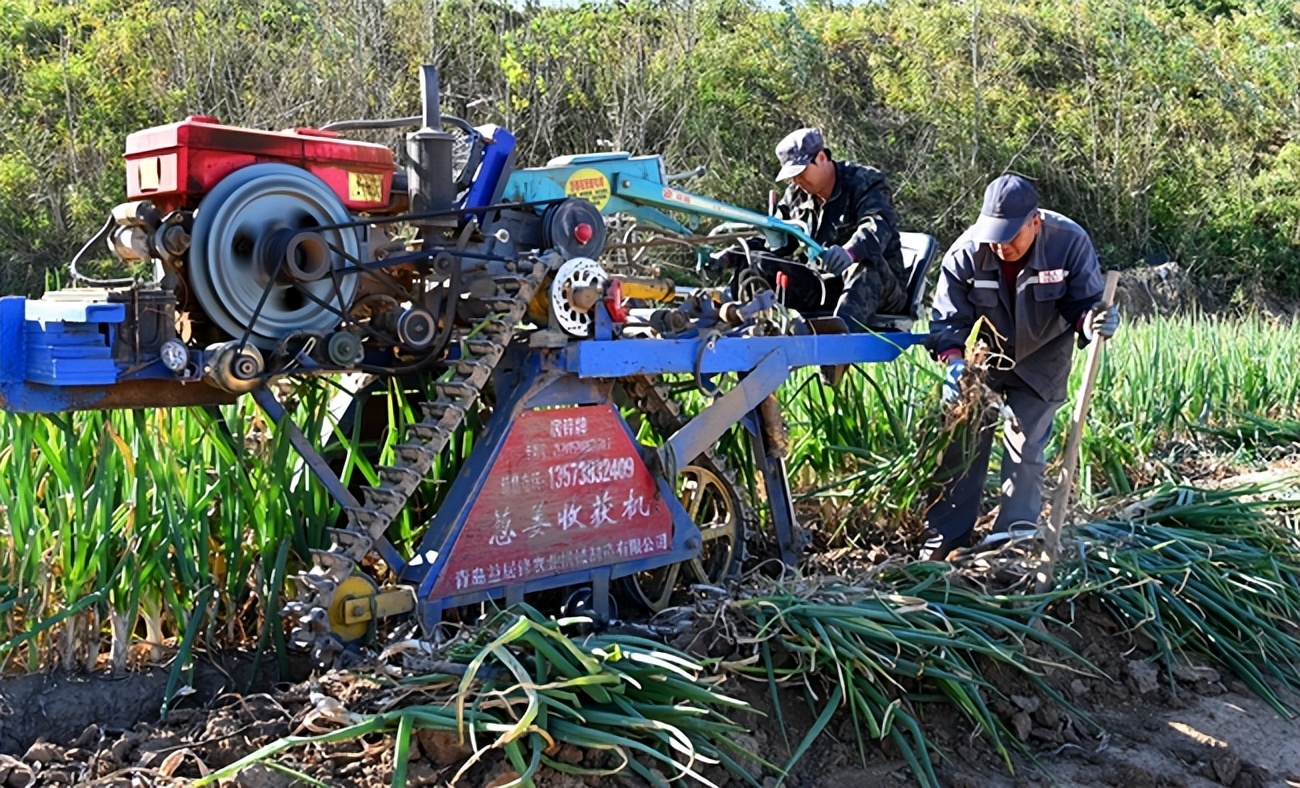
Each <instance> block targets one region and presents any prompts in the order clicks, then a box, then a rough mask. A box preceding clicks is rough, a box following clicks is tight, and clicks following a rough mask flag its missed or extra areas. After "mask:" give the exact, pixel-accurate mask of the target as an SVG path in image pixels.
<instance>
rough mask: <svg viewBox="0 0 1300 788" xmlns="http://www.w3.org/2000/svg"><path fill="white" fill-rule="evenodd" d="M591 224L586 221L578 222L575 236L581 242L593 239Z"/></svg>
mask: <svg viewBox="0 0 1300 788" xmlns="http://www.w3.org/2000/svg"><path fill="white" fill-rule="evenodd" d="M591 234H592V230H591V225H589V224H587V223H586V222H578V226H577V227H574V228H573V237H574V239H576V240H577V242H578V243H580V244H585V243H586V242H588V241H590V240H591Z"/></svg>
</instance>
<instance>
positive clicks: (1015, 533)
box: [979, 520, 1038, 549]
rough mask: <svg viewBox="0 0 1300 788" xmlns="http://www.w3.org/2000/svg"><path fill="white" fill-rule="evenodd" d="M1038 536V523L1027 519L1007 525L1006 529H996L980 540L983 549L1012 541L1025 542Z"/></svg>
mask: <svg viewBox="0 0 1300 788" xmlns="http://www.w3.org/2000/svg"><path fill="white" fill-rule="evenodd" d="M1036 536H1038V524H1037V523H1031V522H1029V521H1027V520H1017V521H1016V522H1014V523H1012V524H1011V525H1009V526H1007V530H1005V531H994V532H993V533H991V534H989V535H988V536H986V537H984V538H983V539H982V540H980V543H979V546H980V548H982V549H995V548H998V547H1001V546H1002V545H1004V544H1009V543H1011V542H1023V541H1025V540H1028V539H1033V538H1034V537H1036Z"/></svg>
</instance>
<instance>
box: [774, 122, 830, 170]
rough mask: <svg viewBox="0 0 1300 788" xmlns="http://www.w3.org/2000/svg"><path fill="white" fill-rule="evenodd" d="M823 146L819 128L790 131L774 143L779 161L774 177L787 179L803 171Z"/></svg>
mask: <svg viewBox="0 0 1300 788" xmlns="http://www.w3.org/2000/svg"><path fill="white" fill-rule="evenodd" d="M825 148H826V143H825V142H824V141H823V140H822V132H821V129H799V130H798V131H792V132H790V133H789V134H787V135H786V136H785V139H783V140H781V141H780V142H779V143H777V145H776V158H777V160H778V161H780V162H781V171H780V172H778V173H777V174H776V179H777V180H778V181H785V180H789V179H790V178H793V177H794V176H796V175H798V174H799V173H801V172H803V171H804V168H805V167H807V166H808V165H809V164H812V162H813V159H815V158H817V154H818V153H821V152H822V150H824V149H825Z"/></svg>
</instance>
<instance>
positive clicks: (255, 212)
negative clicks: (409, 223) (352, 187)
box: [189, 164, 361, 350]
mask: <svg viewBox="0 0 1300 788" xmlns="http://www.w3.org/2000/svg"><path fill="white" fill-rule="evenodd" d="M350 220H351V217H350V216H349V215H348V212H347V208H346V207H345V206H344V205H343V202H342V201H341V200H340V199H339V198H338V196H337V195H335V194H334V192H333V191H332V190H331V189H330V187H329V186H327V185H325V182H324V181H322V180H321V179H320V178H317V177H316V176H315V175H312V174H311V173H310V172H307V171H306V170H303V169H300V168H298V167H292V166H290V165H288V164H252V165H249V166H247V167H244V168H242V169H239V170H236V171H234V172H233V173H231V174H230V175H227V176H226V177H225V178H224V179H223V180H222V181H221V182H220V183H218V184H217V185H216V187H215V188H214V189H213V190H212V191H211V192H209V193H208V194H207V195H206V196H205V197H204V198H203V201H202V202H201V203H199V208H198V210H197V211H196V212H195V214H194V230H193V234H192V242H191V246H190V259H189V269H190V281H191V284H192V285H193V288H194V296H195V298H196V299H197V300H198V302H199V305H200V306H202V307H203V311H204V312H205V313H206V314H207V315H208V317H209V318H210V319H211V320H212V322H213V323H215V324H216V325H217V326H219V327H220V328H221V329H222V330H223V331H225V332H226V333H227V334H229V335H230V336H232V337H240V336H242V335H243V333H244V331H245V330H246V329H248V328H249V327H250V326H251V327H252V330H251V332H250V334H249V341H250V342H252V343H253V344H254V345H257V346H258V347H260V348H262V349H263V350H270V349H274V348H275V347H276V345H277V344H279V342H280V340H281V339H283V338H284V337H286V336H288V335H289V334H291V333H293V332H295V331H318V332H329V331H332V330H333V329H335V328H336V327H337V326H338V325H339V323H340V322H342V320H343V318H342V317H341V316H340V314H339V313H340V312H341V313H343V314H346V313H347V310H348V308H349V307H350V306H351V303H352V297H353V295H354V294H355V293H356V290H357V277H356V276H355V275H342V276H338V275H335V274H334V273H333V272H335V271H337V270H339V269H341V268H343V267H345V266H348V265H351V264H352V261H357V260H360V259H361V242H360V239H359V238H358V235H357V232H356V231H355V230H351V229H338V230H325V231H317V230H316V228H317V227H321V226H325V225H332V224H342V223H345V222H348V221H350ZM280 259H284V260H285V263H284V264H283V265H281V266H280V270H279V275H278V276H275V277H272V273H273V272H274V271H275V269H276V261H277V260H280ZM326 305H327V306H326Z"/></svg>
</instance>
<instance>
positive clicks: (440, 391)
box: [284, 261, 548, 665]
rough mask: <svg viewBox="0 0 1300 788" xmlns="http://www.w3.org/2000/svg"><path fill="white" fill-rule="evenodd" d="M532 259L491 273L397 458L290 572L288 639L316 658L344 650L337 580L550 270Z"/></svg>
mask: <svg viewBox="0 0 1300 788" xmlns="http://www.w3.org/2000/svg"><path fill="white" fill-rule="evenodd" d="M530 265H531V269H530V270H527V271H526V272H522V273H521V272H518V271H516V272H514V273H508V274H505V275H501V276H495V277H493V280H494V282H495V284H496V291H495V293H494V295H493V296H491V297H489V298H487V299H484V300H485V301H486V302H487V303H488V304H489V305H491V307H492V311H491V312H490V313H489V314H488V315H487V316H485V317H484V318H482V319H481V320H479V321H478V322H477V323H476V324H475V325H474V326H473V328H472V329H469V330H463V331H461V332H460V333H459V334H458V335H457V336H456V337H454V338H453V340H452V341H453V342H458V343H459V344H460V346H461V357H460V359H458V360H457V361H455V362H453V363H452V364H451V366H450V369H449V374H448V376H447V379H445V380H440V381H438V382H437V383H435V384H434V385H435V388H436V390H437V397H436V398H435V399H434V400H433V401H431V402H424V403H421V405H420V407H421V412H422V415H423V418H422V419H421V420H420V421H418V422H415V423H412V424H410V425H408V426H407V440H406V442H404V443H401V444H399V445H398V446H397V447H396V455H397V459H396V462H395V464H394V465H392V466H386V467H381V468H379V484H378V485H376V486H367V487H366V488H364V490H363V494H362V496H361V497H360V500H361V504H360V506H358V507H352V508H347V509H345V515H346V522H345V523H344V525H343V527H342V528H332V529H330V530H329V534H330V546H329V547H328V548H327V549H324V550H313V551H312V567H311V569H310V570H308V571H305V572H300V573H299V574H298V575H296V576H295V577H294V582H295V584H296V586H297V595H296V598H295V599H294V601H293V602H290V603H289V604H288V605H286V606H285V609H284V614H285V615H286V616H287V617H289V618H290V619H291V620H292V621H294V622H295V625H294V627H293V630H292V632H291V634H290V644H291V645H292V646H294V647H295V648H299V649H303V650H310V651H311V653H312V657H313V660H314V661H315V662H316V664H318V665H332V664H333V663H334V661H335V659H336V657H338V656H339V654H340V653H341V652H342V651H343V644H342V643H341V641H340V640H339V639H338V638H337V637H336V636H335V635H334V634H333V633H332V632H331V629H330V620H329V607H330V603H331V601H332V599H333V597H334V593H335V590H336V589H337V588H338V585H339V584H340V583H342V582H343V581H344V580H346V579H347V578H349V577H350V576H352V574H353V573H354V572H355V571H357V569H358V567H359V566H360V564H361V562H362V561H363V560H364V559H365V558H366V556H368V555H370V554H371V553H372V552H375V551H374V544H375V542H376V541H378V540H379V539H381V538H383V536H384V533H385V532H386V531H387V530H388V526H389V525H391V524H392V522H393V520H394V519H396V518H397V516H398V515H399V514H400V513H401V511H402V510H403V509H404V508H405V507H406V505H407V503H408V501H409V500H410V498H411V496H412V495H413V494H414V493H415V491H416V489H417V488H418V487H419V485H420V483H421V482H422V481H423V480H424V478H425V477H426V476H427V475H428V473H429V471H430V469H432V467H433V464H434V461H435V460H436V459H437V456H438V454H439V452H441V451H442V449H443V447H445V446H446V445H447V442H448V440H450V439H451V436H452V433H453V432H455V430H456V428H457V427H459V426H460V424H461V423H462V422H463V421H464V419H465V415H466V413H467V412H468V411H469V409H470V408H472V407H473V405H474V403H475V401H476V400H477V399H478V397H479V395H480V394H481V393H482V390H483V387H484V386H485V385H486V384H487V382H488V380H489V379H490V378H491V376H492V372H493V370H494V369H495V368H496V366H497V364H498V363H499V362H500V360H501V357H502V355H503V354H504V353H505V350H506V347H507V346H508V345H509V344H510V341H511V339H512V338H513V337H514V332H515V326H517V325H518V324H519V322H520V321H521V320H523V318H524V315H525V313H526V312H527V310H528V302H529V301H530V300H532V297H533V294H534V292H536V290H537V288H538V287H539V286H540V285H541V282H542V279H543V278H544V277H545V276H546V273H547V270H548V269H547V267H546V265H545V264H543V263H541V262H536V261H534V262H530V263H525V264H523V265H522V267H523V268H525V269H527V268H528V266H530ZM376 554H377V553H376Z"/></svg>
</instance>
